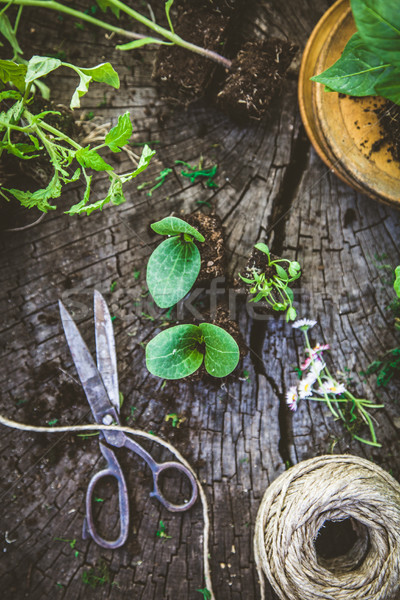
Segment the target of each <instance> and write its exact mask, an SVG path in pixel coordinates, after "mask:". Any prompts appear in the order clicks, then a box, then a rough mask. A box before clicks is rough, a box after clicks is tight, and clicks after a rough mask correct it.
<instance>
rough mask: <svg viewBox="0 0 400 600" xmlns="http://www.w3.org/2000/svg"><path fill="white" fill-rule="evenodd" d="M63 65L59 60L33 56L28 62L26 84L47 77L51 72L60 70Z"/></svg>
mask: <svg viewBox="0 0 400 600" xmlns="http://www.w3.org/2000/svg"><path fill="white" fill-rule="evenodd" d="M61 65H62V62H61V60H58V58H49V57H48V56H32V58H31V60H30V61H29V62H28V66H27V71H26V76H25V83H26V84H28V83H32V81H35V79H39V78H40V77H45V76H46V75H48V74H49V73H51V71H54V70H55V69H58V67H60V66H61Z"/></svg>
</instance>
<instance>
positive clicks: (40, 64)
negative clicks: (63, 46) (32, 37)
mask: <svg viewBox="0 0 400 600" xmlns="http://www.w3.org/2000/svg"><path fill="white" fill-rule="evenodd" d="M59 67H67V68H69V69H72V70H73V71H74V72H75V73H77V74H78V76H79V85H78V86H77V88H76V89H75V91H74V93H73V95H72V99H71V103H70V108H71V109H73V108H78V107H79V106H80V99H81V97H82V96H83V95H84V94H86V93H87V91H88V89H89V84H90V83H91V82H92V81H97V82H102V83H106V84H108V85H110V86H112V87H114V88H119V85H120V83H119V78H118V74H117V73H116V71H115V70H114V69H113V67H112V66H111V64H110V63H102V64H100V65H97V66H95V67H92V68H82V67H76V66H75V65H73V64H70V63H65V62H62V61H61V60H59V59H56V58H49V57H42V56H33V57H32V58H31V60H30V61H29V62H28V63H27V64H26V65H24V64H18V63H16V62H13V61H10V60H0V81H1V82H3V84H4V85H3V88H5V87H6V84H8V85H9V84H12V86H13V87H14V89H4V91H2V92H0V101H1V102H3V103H4V104H6V106H7V110H4V111H2V112H1V113H0V156H1V154H2V152H3V151H5V152H7V153H9V154H13V155H15V156H17V157H18V158H19V159H20V160H32V159H34V158H38V157H45V159H46V160H47V161H48V163H49V164H50V165H51V167H52V170H53V175H52V177H51V179H50V182H49V183H48V185H47V187H46V188H43V189H39V190H36V191H34V192H30V191H23V190H18V189H7V188H4V187H2V188H1V189H0V193H1V195H2V196H3V197H4V198H5V199H6V200H9V196H8V195H7V194H11V196H14V197H15V198H16V199H17V200H18V201H19V202H20V203H21V204H22V205H23V206H25V207H27V208H32V207H36V208H38V209H39V210H41V211H42V212H47V211H48V210H52V209H55V208H56V207H55V206H54V205H53V204H51V201H52V200H55V199H56V198H59V197H60V195H61V192H62V189H63V186H64V185H66V184H68V183H71V182H73V181H77V180H78V179H79V178H80V177H81V176H83V180H84V182H85V190H84V192H83V197H82V200H81V201H80V202H79V203H77V204H75V205H74V206H72V207H71V208H70V209H69V210H68V211H67V214H70V215H73V214H82V213H86V214H90V213H91V212H93V211H94V210H98V209H100V210H101V209H102V208H103V206H104V205H105V204H107V203H109V202H111V203H112V204H115V205H119V204H122V203H123V202H125V197H124V193H123V186H124V184H125V183H126V182H128V181H130V180H131V179H133V178H134V177H136V176H137V175H139V173H141V172H142V171H144V170H145V169H146V168H147V166H148V164H149V162H150V159H151V158H152V156H153V155H154V154H155V152H154V151H152V150H151V149H150V148H149V147H148V146H145V147H144V149H143V152H142V155H141V157H140V160H139V164H138V166H137V168H136V169H135V170H134V171H132V172H130V173H125V174H123V175H118V174H117V173H115V172H114V168H113V167H112V166H111V165H109V164H108V163H107V162H106V161H105V160H104V159H103V158H102V156H101V155H100V154H99V152H98V151H99V150H100V149H102V148H105V147H107V148H108V149H109V150H111V152H114V153H117V152H120V151H121V149H122V147H123V146H124V145H125V144H126V143H127V142H128V140H129V138H130V137H131V134H132V123H131V120H130V116H129V113H128V112H127V113H125V114H124V115H120V116H119V117H118V123H117V125H116V126H115V127H113V128H112V129H111V130H110V131H109V132H108V133H107V135H106V136H105V139H104V143H102V144H99V145H98V146H96V147H94V148H91V147H90V145H88V146H85V147H83V146H82V145H81V144H79V143H78V142H77V141H75V140H73V139H72V138H71V137H69V136H68V135H66V134H65V133H63V132H62V131H61V130H59V129H57V128H56V127H54V126H52V125H50V124H49V123H48V122H47V120H46V117H47V116H48V115H59V114H60V113H59V112H58V111H53V110H48V111H42V112H35V109H34V108H33V100H34V91H35V86H36V85H37V83H38V81H39V80H40V78H41V77H44V76H46V75H48V74H49V73H51V72H52V71H54V70H55V69H58V68H59ZM74 161H76V163H77V168H75V169H74V170H71V167H72V165H73V163H74ZM90 171H102V172H105V173H107V175H108V177H109V180H110V186H109V189H108V192H107V195H106V196H105V198H101V199H100V200H97V201H96V202H94V203H91V204H90V203H89V199H90V190H91V183H92V177H93V176H92V175H91V174H90Z"/></svg>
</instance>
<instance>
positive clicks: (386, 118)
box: [371, 100, 400, 163]
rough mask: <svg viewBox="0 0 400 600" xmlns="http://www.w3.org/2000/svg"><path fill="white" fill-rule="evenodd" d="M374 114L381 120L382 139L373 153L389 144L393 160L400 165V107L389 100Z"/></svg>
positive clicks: (375, 146)
mask: <svg viewBox="0 0 400 600" xmlns="http://www.w3.org/2000/svg"><path fill="white" fill-rule="evenodd" d="M374 112H375V113H376V115H377V116H378V119H379V126H380V131H381V134H382V138H381V139H380V140H377V141H376V142H375V143H374V144H373V146H372V149H371V152H378V151H379V150H380V148H381V147H382V146H383V145H384V144H388V145H389V147H388V150H389V152H390V154H391V156H392V157H393V160H395V161H397V162H399V163H400V106H399V105H398V104H395V103H394V102H391V101H390V100H387V101H386V102H385V104H383V105H382V106H380V107H379V108H376V109H375V110H374Z"/></svg>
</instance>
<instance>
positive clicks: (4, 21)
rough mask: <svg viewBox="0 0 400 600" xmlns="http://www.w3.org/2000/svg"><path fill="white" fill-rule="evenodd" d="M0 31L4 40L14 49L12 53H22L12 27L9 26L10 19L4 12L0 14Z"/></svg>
mask: <svg viewBox="0 0 400 600" xmlns="http://www.w3.org/2000/svg"><path fill="white" fill-rule="evenodd" d="M0 33H2V34H3V35H4V37H5V38H6V40H7V41H8V42H9V43H10V45H11V47H12V49H13V51H14V55H16V54H23V52H22V50H21V48H20V46H19V44H18V40H17V37H16V35H15V32H14V29H13V28H12V26H11V23H10V19H9V18H8V17H7V15H6V14H5V13H4V12H2V13H1V14H0Z"/></svg>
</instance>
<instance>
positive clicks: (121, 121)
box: [104, 112, 133, 152]
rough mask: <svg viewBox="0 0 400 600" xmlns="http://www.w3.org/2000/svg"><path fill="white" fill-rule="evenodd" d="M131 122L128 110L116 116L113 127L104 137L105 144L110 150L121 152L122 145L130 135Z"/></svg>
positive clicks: (131, 129)
mask: <svg viewBox="0 0 400 600" xmlns="http://www.w3.org/2000/svg"><path fill="white" fill-rule="evenodd" d="M132 131H133V128H132V123H131V119H130V115H129V112H126V113H125V114H124V115H120V116H119V117H118V123H117V125H116V126H115V127H113V128H112V129H111V130H110V131H109V132H108V133H107V135H106V137H105V140H104V142H105V144H106V145H107V146H108V147H109V148H110V150H112V152H121V148H122V146H125V144H126V143H127V142H128V140H129V138H130V137H131V135H132Z"/></svg>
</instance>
